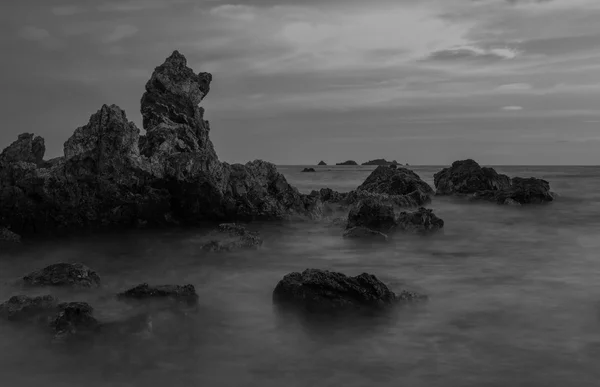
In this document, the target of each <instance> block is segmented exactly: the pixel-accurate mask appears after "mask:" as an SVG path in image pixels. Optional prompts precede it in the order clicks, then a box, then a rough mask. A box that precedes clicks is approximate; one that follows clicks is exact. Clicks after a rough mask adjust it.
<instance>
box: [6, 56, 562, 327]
mask: <svg viewBox="0 0 600 387" xmlns="http://www.w3.org/2000/svg"><path fill="white" fill-rule="evenodd" d="M211 81H212V75H211V74H208V73H199V74H196V73H194V72H193V71H192V70H191V69H190V68H189V67H187V61H186V59H185V57H184V56H183V55H181V54H180V53H179V52H177V51H175V52H174V53H173V54H172V55H171V56H170V57H169V58H167V59H166V61H165V62H164V63H163V64H162V65H160V66H158V67H157V68H156V69H155V70H154V73H153V74H152V77H151V79H150V80H149V81H148V83H147V84H146V92H145V93H144V95H143V97H142V100H141V112H142V116H143V126H144V129H145V130H146V134H145V135H141V134H140V130H139V129H138V128H137V127H136V126H135V125H134V124H133V123H132V122H129V121H128V120H127V117H126V115H125V112H124V111H123V110H121V109H120V108H119V107H118V106H115V105H110V106H109V105H104V106H102V108H101V109H100V110H99V111H98V112H97V113H95V114H93V115H92V116H91V118H90V120H89V122H88V124H86V125H85V126H82V127H80V128H78V129H76V130H75V132H74V134H73V135H72V136H71V137H70V138H69V139H68V140H67V141H66V142H65V144H64V156H62V157H59V158H56V159H52V160H47V161H46V160H44V154H45V146H44V140H43V139H42V138H41V137H36V136H34V135H33V134H28V133H25V134H21V135H20V136H19V137H18V139H17V140H16V141H15V142H14V143H12V144H11V145H9V146H8V147H7V148H6V149H4V151H3V152H2V153H1V154H0V244H2V243H18V242H19V241H20V235H31V234H38V235H40V234H47V233H53V232H56V231H59V230H69V229H73V228H79V229H86V228H94V227H103V228H114V227H139V226H141V225H197V224H199V223H201V222H207V221H208V222H218V223H220V225H219V226H218V227H217V228H216V229H215V230H214V231H213V232H212V233H210V234H208V235H207V238H206V241H205V243H204V244H203V246H202V250H204V251H205V252H207V253H218V252H222V251H232V250H239V249H259V248H260V247H261V246H262V239H261V238H260V235H258V234H257V233H254V232H251V231H248V230H246V228H245V227H243V226H242V225H240V224H238V223H236V222H240V221H252V220H258V219H260V220H263V219H265V220H282V219H311V220H321V219H323V218H327V217H331V216H333V215H334V214H336V213H339V212H342V213H343V214H344V216H342V217H341V218H339V221H337V223H336V224H339V225H342V226H343V228H344V230H343V231H341V232H340V237H342V236H343V237H344V238H350V239H357V238H359V239H365V238H366V239H372V240H381V241H388V240H389V239H390V238H393V237H394V235H396V234H398V233H413V234H419V235H427V234H431V233H436V232H440V231H442V230H443V228H444V226H445V225H447V223H446V222H445V221H444V220H442V219H440V218H439V217H438V216H437V215H435V214H434V212H433V210H432V209H427V208H426V207H425V206H427V205H429V204H430V203H431V201H432V200H433V199H434V198H435V197H436V196H442V195H445V196H458V197H468V198H469V200H483V201H490V202H494V203H498V204H502V205H508V204H510V205H531V204H544V203H549V202H552V201H553V200H554V198H555V194H554V193H552V192H551V191H550V185H549V183H548V182H547V181H545V180H542V179H536V178H527V179H526V178H520V177H513V178H509V177H508V176H506V175H502V174H499V173H497V172H496V171H495V170H494V169H492V168H485V167H481V166H480V165H479V164H477V163H476V162H475V161H474V160H470V159H469V160H463V161H456V162H454V163H453V164H452V166H450V167H449V168H445V169H443V170H441V171H439V172H438V173H436V174H435V177H434V184H435V189H434V188H432V187H431V186H429V185H428V184H427V183H426V182H425V181H423V180H422V179H421V177H420V176H419V175H417V174H416V173H415V172H413V171H412V170H410V169H407V168H404V167H401V166H398V165H396V163H395V162H393V163H392V165H379V166H378V167H377V168H376V169H375V170H373V171H372V172H371V174H370V175H369V176H368V177H367V178H366V180H365V181H364V182H363V183H362V184H361V185H360V186H358V187H357V188H356V189H355V190H353V191H351V192H344V193H340V192H336V191H333V190H331V189H328V188H324V189H321V190H319V191H313V192H311V193H310V194H301V193H300V192H299V191H298V190H297V189H296V188H294V187H292V186H291V185H290V184H289V183H288V182H287V180H286V179H285V177H284V176H283V175H282V174H280V173H279V172H278V171H277V169H276V167H275V165H273V164H270V163H267V162H265V161H262V160H255V161H252V162H249V163H247V164H245V165H241V164H233V165H230V164H227V163H225V162H221V161H219V159H218V157H217V155H216V152H215V150H214V148H213V145H212V142H211V140H210V138H209V132H210V125H209V122H208V121H206V120H204V109H203V108H201V107H199V106H198V104H199V103H200V102H201V101H202V100H203V99H204V98H205V97H206V95H207V94H208V92H209V90H210V84H211ZM349 163H350V162H346V163H342V164H343V165H348V164H349ZM319 164H320V165H323V164H324V163H323V162H321V163H319ZM355 164H356V163H354V162H353V164H352V165H355ZM338 165H339V164H338ZM314 171H315V170H314V169H312V168H310V169H306V170H305V171H304V172H314ZM449 224H450V225H451V221H450V222H449ZM23 283H24V284H26V285H28V286H68V287H73V288H82V287H84V288H97V287H100V286H101V283H100V277H99V276H98V275H97V274H96V273H95V272H94V271H93V270H91V269H90V268H88V267H86V266H85V265H83V264H67V263H59V264H55V265H51V266H48V267H46V268H44V269H42V270H39V271H36V272H32V273H30V274H28V275H26V276H25V277H23ZM273 294H274V295H273V297H274V300H276V301H282V300H283V301H286V302H291V303H294V304H297V305H300V306H301V307H305V308H309V309H315V308H316V309H319V308H325V309H331V308H333V309H338V308H345V307H360V308H363V307H365V306H378V307H381V306H390V305H392V304H394V303H396V301H398V300H403V301H407V300H417V299H422V298H424V297H423V296H421V295H418V294H416V293H411V292H408V291H402V293H400V294H395V293H393V292H392V291H391V290H390V289H389V288H387V286H386V285H385V284H383V283H382V282H381V281H379V280H378V279H377V278H376V277H375V276H373V275H371V274H361V275H359V276H356V277H347V276H345V275H344V274H341V273H334V272H329V271H322V270H319V269H307V270H306V271H304V272H302V273H291V274H288V275H286V276H285V277H284V278H283V279H282V280H281V281H280V283H279V284H277V286H276V287H275V290H274V293H273ZM118 298H119V299H121V300H123V299H133V300H140V299H146V298H160V299H169V300H179V301H181V300H186V301H190V300H191V302H192V303H193V302H194V300H196V298H197V295H196V292H195V288H194V286H193V285H191V284H188V285H183V286H181V285H159V286H150V285H148V284H141V285H139V286H137V287H135V288H132V289H130V290H127V291H124V292H122V293H119V295H118ZM0 315H3V316H4V317H6V318H7V319H9V320H20V319H22V318H24V319H29V318H30V317H31V316H32V315H33V317H34V320H36V321H38V322H39V321H43V322H44V323H45V324H46V326H48V324H49V326H51V327H52V330H53V332H54V334H55V336H57V337H67V336H72V335H74V334H76V333H77V332H80V331H93V332H95V331H97V330H99V329H100V328H101V327H102V326H103V325H102V323H101V322H98V321H97V320H96V319H95V318H94V317H93V308H92V307H91V306H90V305H88V304H86V303H84V302H76V303H73V302H71V303H59V302H58V300H56V299H54V298H53V297H52V296H49V295H47V296H41V297H33V298H32V297H29V296H25V295H18V296H14V297H12V298H11V299H9V300H8V301H6V302H5V303H4V304H2V305H0ZM142 320H143V319H142ZM143 321H146V320H143ZM142 325H144V324H142Z"/></svg>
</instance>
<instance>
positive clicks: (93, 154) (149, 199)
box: [0, 51, 321, 234]
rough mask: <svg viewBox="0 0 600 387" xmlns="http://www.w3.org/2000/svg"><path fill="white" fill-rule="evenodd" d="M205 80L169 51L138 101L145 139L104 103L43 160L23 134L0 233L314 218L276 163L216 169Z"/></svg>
mask: <svg viewBox="0 0 600 387" xmlns="http://www.w3.org/2000/svg"><path fill="white" fill-rule="evenodd" d="M211 81H212V76H211V75H210V74H208V73H199V74H196V73H194V72H193V71H192V70H191V69H190V68H189V67H187V61H186V58H185V57H184V56H183V55H181V54H180V53H179V52H177V51H175V52H174V53H173V54H172V55H171V56H170V57H169V58H167V59H166V61H165V62H164V63H163V64H162V65H161V66H159V67H157V68H156V69H155V70H154V72H153V74H152V77H151V79H150V80H149V81H148V83H147V84H146V92H145V93H144V95H143V97H142V101H141V111H142V117H143V123H144V129H145V130H146V135H145V136H140V131H139V129H137V128H136V127H135V125H134V124H133V123H132V122H130V121H129V120H128V119H127V117H126V115H125V112H124V111H123V110H121V109H120V108H119V107H117V106H115V105H110V106H109V105H104V106H102V108H101V109H100V110H99V111H98V112H97V113H95V114H94V115H92V116H91V118H90V120H89V122H88V124H87V125H85V126H83V127H81V128H78V129H77V130H75V133H74V134H73V136H71V138H69V139H68V140H67V141H66V142H65V146H64V156H63V157H60V158H57V159H53V160H51V161H48V162H43V156H44V146H43V139H41V138H39V137H33V135H30V134H23V135H21V136H19V139H18V140H17V141H16V142H15V143H13V144H12V145H10V146H9V147H8V148H7V149H6V150H4V152H3V153H2V156H1V157H0V227H10V228H11V230H13V231H14V232H17V233H20V234H25V233H41V232H47V231H55V230H57V229H59V230H60V229H75V228H81V227H91V226H124V227H130V226H135V225H137V224H138V223H140V222H141V223H149V224H168V223H171V222H183V223H186V224H189V223H196V222H200V221H205V220H226V221H228V220H242V219H243V220H246V219H248V220H250V219H257V218H259V219H288V218H291V217H295V216H300V217H311V218H318V217H319V216H320V215H321V214H320V212H319V211H320V206H319V205H318V204H317V203H315V201H314V198H310V197H308V196H306V195H302V194H300V193H299V192H298V190H297V189H295V188H294V187H292V186H290V185H289V184H288V183H287V181H286V179H285V178H284V177H283V175H281V174H280V173H278V172H277V169H276V167H275V166H274V165H273V164H270V163H267V162H264V161H261V160H256V161H252V162H249V163H247V164H245V165H240V164H234V165H229V164H227V163H223V162H220V161H219V159H218V157H217V155H216V152H215V150H214V147H213V145H212V142H211V141H210V138H209V132H210V125H209V123H208V121H206V120H204V109H203V108H201V107H199V106H198V104H199V103H200V102H201V101H202V100H203V98H205V97H206V95H207V94H208V92H209V90H210V83H211Z"/></svg>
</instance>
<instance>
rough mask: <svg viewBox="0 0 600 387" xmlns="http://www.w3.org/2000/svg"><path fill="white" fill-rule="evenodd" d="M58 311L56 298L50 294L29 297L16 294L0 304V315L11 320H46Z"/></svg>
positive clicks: (42, 321) (41, 321)
mask: <svg viewBox="0 0 600 387" xmlns="http://www.w3.org/2000/svg"><path fill="white" fill-rule="evenodd" d="M57 312H58V300H57V299H56V298H55V297H53V296H50V295H46V296H38V297H29V296H25V295H18V296H13V297H11V298H10V299H9V300H8V301H6V302H4V303H2V304H0V316H1V317H3V318H5V319H7V320H11V321H18V322H24V321H32V322H40V323H44V322H46V323H47V322H48V321H49V320H48V319H49V318H50V317H51V316H52V315H55V314H56V313H57Z"/></svg>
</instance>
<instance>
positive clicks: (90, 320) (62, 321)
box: [50, 302, 100, 339]
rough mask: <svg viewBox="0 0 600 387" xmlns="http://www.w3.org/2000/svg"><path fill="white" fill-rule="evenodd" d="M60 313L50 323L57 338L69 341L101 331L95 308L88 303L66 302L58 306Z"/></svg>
mask: <svg viewBox="0 0 600 387" xmlns="http://www.w3.org/2000/svg"><path fill="white" fill-rule="evenodd" d="M58 308H59V310H60V311H59V313H58V315H57V316H56V317H55V318H54V320H53V321H52V322H51V323H50V327H51V328H52V329H53V330H54V335H55V338H57V339H68V338H70V337H72V336H74V335H80V334H91V333H94V332H97V331H98V330H99V329H100V323H99V322H98V320H96V318H95V317H94V316H93V313H94V308H92V307H91V305H89V304H88V303H86V302H65V303H62V304H60V305H59V306H58Z"/></svg>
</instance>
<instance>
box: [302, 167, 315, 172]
mask: <svg viewBox="0 0 600 387" xmlns="http://www.w3.org/2000/svg"><path fill="white" fill-rule="evenodd" d="M302 172H316V171H315V169H314V168H304V169H303V170H302Z"/></svg>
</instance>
